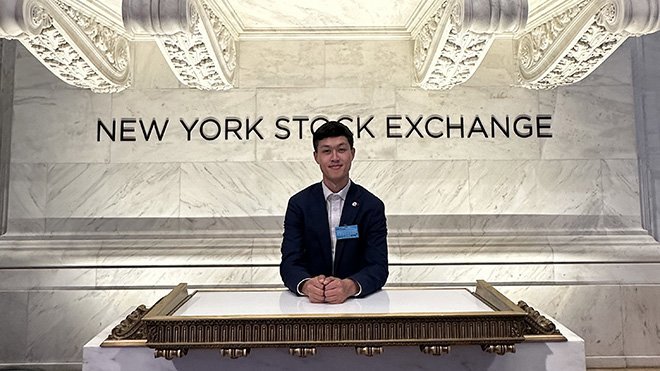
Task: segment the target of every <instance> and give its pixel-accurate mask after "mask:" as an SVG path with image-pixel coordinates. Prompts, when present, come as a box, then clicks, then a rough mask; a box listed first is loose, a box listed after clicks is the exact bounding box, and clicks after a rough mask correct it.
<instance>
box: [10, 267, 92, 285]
mask: <svg viewBox="0 0 660 371" xmlns="http://www.w3.org/2000/svg"><path fill="white" fill-rule="evenodd" d="M95 279H96V272H95V271H94V269H90V268H60V269H57V268H49V269H29V268H23V269H0V290H1V289H5V290H27V289H43V288H53V287H63V286H80V287H94V282H95Z"/></svg>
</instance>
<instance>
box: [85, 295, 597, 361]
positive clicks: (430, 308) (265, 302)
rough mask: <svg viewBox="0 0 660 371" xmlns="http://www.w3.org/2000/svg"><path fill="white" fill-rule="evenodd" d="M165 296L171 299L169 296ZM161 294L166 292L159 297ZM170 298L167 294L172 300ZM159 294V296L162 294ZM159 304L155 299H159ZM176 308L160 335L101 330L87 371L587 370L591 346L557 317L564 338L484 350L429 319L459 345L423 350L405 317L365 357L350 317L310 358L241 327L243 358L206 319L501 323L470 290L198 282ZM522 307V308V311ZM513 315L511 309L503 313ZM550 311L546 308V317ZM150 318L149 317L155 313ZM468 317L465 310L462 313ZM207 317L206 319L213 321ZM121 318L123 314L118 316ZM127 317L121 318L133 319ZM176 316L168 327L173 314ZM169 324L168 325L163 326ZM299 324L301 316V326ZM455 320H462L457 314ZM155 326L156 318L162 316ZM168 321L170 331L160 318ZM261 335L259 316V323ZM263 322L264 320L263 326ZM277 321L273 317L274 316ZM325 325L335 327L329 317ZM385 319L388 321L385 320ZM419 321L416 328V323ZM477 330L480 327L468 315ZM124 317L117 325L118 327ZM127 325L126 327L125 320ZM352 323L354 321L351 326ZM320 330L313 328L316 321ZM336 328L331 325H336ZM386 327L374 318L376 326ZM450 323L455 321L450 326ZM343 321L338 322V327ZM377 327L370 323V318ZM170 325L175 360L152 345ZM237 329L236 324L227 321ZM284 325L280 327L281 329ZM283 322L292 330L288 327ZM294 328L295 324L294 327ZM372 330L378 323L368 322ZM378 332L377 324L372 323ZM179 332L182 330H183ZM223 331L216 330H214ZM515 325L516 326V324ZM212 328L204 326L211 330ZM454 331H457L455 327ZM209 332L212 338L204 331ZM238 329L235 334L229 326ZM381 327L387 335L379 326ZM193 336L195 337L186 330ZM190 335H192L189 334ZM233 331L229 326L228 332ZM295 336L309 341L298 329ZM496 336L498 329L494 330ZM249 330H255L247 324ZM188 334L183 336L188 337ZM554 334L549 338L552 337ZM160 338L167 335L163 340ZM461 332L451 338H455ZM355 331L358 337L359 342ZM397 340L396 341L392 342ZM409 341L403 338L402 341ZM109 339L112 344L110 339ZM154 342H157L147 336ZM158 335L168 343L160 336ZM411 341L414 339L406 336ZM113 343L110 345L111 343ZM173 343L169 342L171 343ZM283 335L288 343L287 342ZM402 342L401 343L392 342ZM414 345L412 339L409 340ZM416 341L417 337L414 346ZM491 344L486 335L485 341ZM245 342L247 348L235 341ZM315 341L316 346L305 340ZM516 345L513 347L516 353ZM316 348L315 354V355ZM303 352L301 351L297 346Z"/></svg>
mask: <svg viewBox="0 0 660 371" xmlns="http://www.w3.org/2000/svg"><path fill="white" fill-rule="evenodd" d="M164 299H166V298H164ZM161 301H163V300H161ZM165 301H167V300H165ZM159 303H160V302H159ZM159 303H157V304H156V305H155V306H154V307H157V306H159ZM170 305H172V307H171V308H173V309H171V310H169V315H168V316H166V317H163V316H160V317H158V316H152V317H151V319H152V320H154V323H155V324H156V325H157V326H160V327H158V328H156V327H151V328H150V329H151V330H149V329H148V328H147V327H144V332H148V331H151V333H152V334H151V335H150V336H152V337H153V339H151V338H149V336H147V338H149V339H150V340H146V339H145V340H133V341H114V342H113V341H110V342H107V341H106V339H107V338H108V334H110V333H111V331H113V326H110V327H108V328H107V329H105V330H104V331H102V332H101V333H100V334H98V336H96V337H95V338H94V339H92V340H91V341H90V342H89V343H87V344H86V345H85V347H84V350H83V370H84V371H110V370H112V371H133V370H135V371H144V370H154V371H166V370H168V371H170V370H171V371H174V370H178V371H183V370H190V371H192V370H195V371H203V370H222V369H231V370H310V369H313V370H353V369H365V370H379V371H386V370H409V369H415V370H438V369H446V370H466V371H467V370H492V371H495V370H525V371H536V370H539V371H540V370H556V371H560V370H561V371H584V370H585V369H586V365H585V353H584V342H583V340H582V339H581V338H580V337H578V336H577V335H575V334H574V333H573V332H571V331H570V330H569V329H567V328H566V327H564V326H562V325H561V324H559V323H557V322H556V321H554V320H552V319H550V320H551V321H552V322H554V324H555V326H556V327H557V329H558V330H559V331H560V332H561V335H563V337H564V338H565V339H566V341H562V342H557V341H551V342H544V341H542V339H543V337H542V336H540V337H536V339H534V338H535V337H534V336H531V337H527V336H525V337H524V340H522V341H521V342H518V341H517V343H516V344H515V347H512V348H511V349H510V350H509V352H508V353H506V354H504V355H497V354H494V353H488V352H484V351H482V346H480V345H469V342H470V341H474V339H475V336H474V334H475V333H479V332H480V331H481V330H479V329H477V330H474V331H476V332H469V331H467V330H465V329H462V330H460V331H459V330H457V331H458V332H456V333H459V335H461V336H463V338H461V337H458V338H455V339H454V338H451V339H450V338H449V337H447V335H446V334H441V333H440V332H437V333H433V332H432V331H431V329H430V328H431V326H430V325H429V326H428V328H427V327H424V328H425V331H424V332H423V333H424V334H425V336H427V335H429V334H430V335H432V336H431V338H433V339H436V338H437V342H438V344H444V343H446V344H451V346H447V347H446V348H445V349H444V351H443V352H437V353H445V352H447V353H446V354H442V355H432V354H424V353H422V352H420V349H421V345H418V344H417V343H415V342H414V341H412V340H410V339H420V340H419V341H420V344H422V345H423V344H427V345H428V344H429V341H430V340H429V339H430V338H429V337H428V336H427V337H425V338H424V339H422V338H421V337H419V336H417V335H415V334H416V333H415V332H414V331H413V330H414V329H418V330H419V328H418V327H419V325H418V324H413V325H414V326H413V325H407V326H409V328H408V327H407V328H406V329H404V331H403V333H405V334H408V333H410V336H408V335H406V339H390V338H387V337H388V336H391V335H390V334H391V333H390V332H383V333H382V334H380V336H385V338H380V339H377V342H381V343H383V344H385V346H382V347H379V348H380V349H379V352H382V353H380V354H378V353H376V354H375V355H373V356H365V355H361V354H357V353H356V349H357V347H356V346H353V345H357V344H359V343H360V342H364V341H366V340H364V339H365V338H359V339H357V338H356V335H355V334H352V333H350V331H348V330H347V329H348V328H349V327H348V326H353V327H354V325H351V324H350V322H349V325H342V326H343V327H341V329H342V330H341V331H344V332H346V334H345V335H343V336H345V338H343V340H341V341H338V342H336V343H330V342H326V343H324V342H322V341H316V342H315V343H313V344H311V343H310V345H309V346H313V347H314V348H313V350H314V352H313V353H307V356H306V357H299V356H292V355H291V354H290V353H292V352H291V351H290V350H289V349H287V347H286V344H285V343H282V342H281V341H280V342H278V343H273V344H274V345H273V346H270V345H269V344H267V343H260V342H259V341H258V340H259V339H258V338H256V337H255V338H249V339H246V338H244V337H245V335H239V337H238V338H237V339H240V340H241V341H244V342H245V343H249V344H251V346H250V347H249V349H248V350H247V351H248V354H247V356H245V357H240V358H237V359H231V358H230V357H223V356H222V355H221V352H222V350H221V349H222V348H226V344H225V345H222V346H221V345H219V343H218V342H217V341H215V342H214V341H211V340H210V339H218V338H219V337H218V336H219V335H218V334H215V336H216V337H215V338H213V337H212V336H211V332H212V330H211V329H212V328H215V329H216V330H217V328H218V327H209V326H207V327H203V326H202V324H203V323H206V322H208V321H211V323H214V324H223V323H226V322H227V321H240V322H242V323H243V324H242V325H241V326H243V327H241V328H244V326H245V323H252V321H254V323H258V322H259V321H261V322H262V323H263V321H267V322H266V323H271V322H269V321H278V320H280V321H281V320H285V321H289V319H290V318H295V319H297V320H303V321H304V320H312V321H314V320H316V319H321V320H322V319H328V318H330V319H332V318H334V319H340V320H342V321H347V320H348V321H351V320H353V321H360V320H361V319H362V318H368V319H370V320H371V321H373V320H374V318H376V319H379V318H383V319H385V322H384V323H387V326H390V327H392V326H394V325H392V321H393V320H392V319H393V318H394V319H395V320H396V319H404V320H406V319H408V318H413V319H414V318H417V317H419V316H425V317H424V318H431V319H438V320H442V321H446V320H447V318H449V319H451V318H454V317H456V316H459V317H460V316H466V315H467V316H468V317H467V318H470V316H471V315H472V314H474V316H475V317H479V318H489V319H491V321H490V323H491V324H492V326H491V327H493V326H495V325H494V324H493V323H495V321H493V320H492V318H497V316H498V314H500V313H498V310H497V307H495V306H493V305H492V304H490V303H489V302H488V301H487V300H484V299H483V298H482V297H480V296H478V295H475V294H473V293H471V292H470V291H468V290H464V289H434V290H424V289H387V290H382V291H380V292H378V293H376V294H374V295H372V296H370V297H368V298H365V299H351V300H349V301H347V302H346V303H344V304H340V305H330V304H312V303H309V301H308V300H307V298H302V297H297V296H295V295H293V294H291V293H290V292H288V291H284V290H265V291H264V290H262V291H259V290H250V291H197V292H195V293H193V294H192V295H187V294H186V295H185V299H184V300H182V301H180V302H179V303H176V304H172V303H170ZM522 313H523V314H524V311H522ZM504 314H506V313H504ZM546 318H547V317H546ZM144 320H145V321H146V322H149V316H148V315H147V316H145V317H144ZM460 320H461V321H464V317H460ZM205 321H206V322H205ZM118 322H119V321H118ZM125 322H126V321H124V322H122V324H124V325H125V324H126V323H125ZM170 322H172V323H175V324H174V325H172V327H171V328H170V327H168V326H169V323H170ZM163 323H165V325H163ZM181 323H183V324H188V325H190V324H192V326H193V327H192V328H193V329H195V331H199V334H198V335H196V334H193V335H190V334H187V335H186V334H185V331H188V330H186V329H187V327H185V326H184V325H180V324H181ZM426 323H427V322H422V325H421V326H426ZM304 325H305V323H304V322H302V323H301V324H300V325H298V324H296V325H294V326H295V327H294V328H295V329H298V327H299V326H304ZM451 325H452V326H453V327H452V328H454V329H456V328H462V327H461V326H457V325H455V324H454V323H451ZM154 326H155V325H154ZM163 326H165V327H167V328H166V330H162V327H163ZM249 326H250V325H248V328H254V331H255V336H257V335H256V330H257V329H258V325H256V324H255V325H254V326H252V327H249ZM263 326H265V325H263ZM272 326H274V325H272ZM323 326H326V327H327V326H328V325H327V324H326V325H323ZM382 326H383V327H382V328H385V327H386V325H382ZM415 326H417V327H415ZM466 326H470V329H472V327H473V326H474V324H472V323H471V322H470V323H468V325H466ZM118 327H119V326H117V327H115V331H116V329H117V328H118ZM124 327H126V326H124ZM353 327H351V328H353ZM309 328H310V329H313V328H312V327H309ZM328 328H330V327H328ZM377 328H378V327H377V326H376V327H373V329H377ZM448 328H449V327H448ZM338 329H340V327H334V330H333V331H334V332H335V335H337V334H336V332H337V331H340V330H338ZM370 329H371V327H370ZM156 330H158V331H166V332H167V333H168V334H170V333H171V332H174V335H172V337H171V339H176V341H178V343H177V344H179V345H180V344H184V345H185V344H189V345H190V346H189V349H188V347H187V348H186V349H185V350H186V352H185V356H182V357H180V358H179V357H174V358H173V359H171V360H168V359H165V358H156V357H154V354H155V352H154V349H152V348H156V349H158V348H159V347H163V346H165V345H167V344H165V343H162V339H161V338H158V337H155V336H153V334H155V333H156V332H157V331H156ZM227 331H230V332H232V334H233V335H235V334H234V331H235V329H234V328H233V327H230V328H229V330H227ZM278 331H279V330H278ZM282 331H284V330H282ZM286 331H289V330H286ZM370 331H371V330H370ZM374 331H376V330H374ZM178 332H181V333H180V334H179V333H178ZM216 332H217V331H216ZM514 332H515V331H514ZM203 333H204V334H206V335H204V334H203ZM451 334H452V336H453V335H454V332H453V331H452V332H451ZM203 335H204V336H206V337H204V336H203ZM230 335H231V334H230ZM376 335H379V334H378V333H377V334H376ZM186 336H188V337H186ZM190 336H192V338H191V337H190ZM227 336H229V335H227ZM287 336H293V337H292V339H295V340H296V341H299V342H302V341H303V339H299V338H298V337H297V335H295V334H294V335H287ZM489 336H491V335H489ZM248 337H249V333H248ZM184 338H185V339H186V340H185V341H184V340H183V339H184ZM198 338H204V339H205V340H204V342H203V343H194V342H192V341H191V340H190V339H193V340H195V339H197V340H199V339H198ZM548 338H551V337H548ZM159 339H160V340H159ZM452 339H453V340H452ZM353 340H355V341H353ZM394 340H396V341H394ZM404 340H405V341H404ZM104 341H105V344H104V345H105V346H102V344H103V343H104ZM149 341H153V342H154V343H149V344H148V342H149ZM158 341H160V343H159V342H158ZM406 341H408V343H406ZM109 344H110V345H111V346H108V345H109ZM163 344H165V345H163ZM283 344H284V345H283ZM392 344H398V345H392ZM408 344H410V345H408ZM413 344H414V345H413ZM482 345H483V344H482ZM237 348H239V347H237ZM307 349H310V348H307ZM511 351H514V352H511ZM311 354H313V355H311ZM298 355H300V353H298Z"/></svg>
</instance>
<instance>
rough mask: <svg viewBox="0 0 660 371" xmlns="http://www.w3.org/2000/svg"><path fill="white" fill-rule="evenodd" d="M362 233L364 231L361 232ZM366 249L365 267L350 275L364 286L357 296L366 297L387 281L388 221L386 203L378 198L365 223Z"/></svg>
mask: <svg viewBox="0 0 660 371" xmlns="http://www.w3.org/2000/svg"><path fill="white" fill-rule="evenodd" d="M361 233H362V232H361ZM364 234H365V236H364V237H365V241H366V246H365V251H364V260H365V261H364V262H365V265H364V267H363V268H362V269H361V270H360V271H359V272H357V273H356V274H354V275H352V276H350V277H349V278H351V279H352V280H354V281H356V282H358V283H359V284H360V286H361V287H362V292H360V294H359V295H358V296H357V297H359V298H362V297H365V296H367V295H370V294H372V293H374V292H375V291H377V290H380V289H381V288H382V287H383V286H384V285H385V282H386V281H387V276H388V275H389V271H388V267H387V265H388V262H387V221H386V218H385V205H384V204H383V202H382V201H380V200H378V202H377V206H376V207H374V208H373V210H371V211H370V214H369V217H368V219H367V222H366V223H365V231H364Z"/></svg>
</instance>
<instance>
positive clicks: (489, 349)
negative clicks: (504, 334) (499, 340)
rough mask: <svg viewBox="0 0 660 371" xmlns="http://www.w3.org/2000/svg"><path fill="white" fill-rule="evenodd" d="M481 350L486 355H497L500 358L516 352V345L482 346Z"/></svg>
mask: <svg viewBox="0 0 660 371" xmlns="http://www.w3.org/2000/svg"><path fill="white" fill-rule="evenodd" d="M481 349H482V350H483V351H484V352H486V353H495V354H497V355H498V356H503V355H505V354H507V353H515V352H516V346H515V345H514V344H497V345H482V346H481Z"/></svg>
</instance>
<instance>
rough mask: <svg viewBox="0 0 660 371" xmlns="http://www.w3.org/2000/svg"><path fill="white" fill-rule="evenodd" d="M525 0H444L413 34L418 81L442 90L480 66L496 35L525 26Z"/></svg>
mask: <svg viewBox="0 0 660 371" xmlns="http://www.w3.org/2000/svg"><path fill="white" fill-rule="evenodd" d="M527 16H528V6H527V0H446V1H441V2H440V3H439V5H438V7H437V8H436V10H435V11H434V12H433V13H432V14H431V15H430V16H429V17H428V18H426V21H425V23H424V25H423V26H422V27H421V28H418V31H417V32H416V33H415V34H413V39H414V50H413V53H414V55H413V62H414V67H415V77H416V80H417V84H419V86H420V87H422V88H423V89H428V90H445V89H450V88H452V87H454V86H456V85H459V84H462V83H464V82H465V81H467V80H468V79H469V78H470V77H472V75H473V74H474V72H475V71H476V70H477V68H479V65H480V64H481V62H482V61H483V59H484V57H485V56H486V53H487V52H488V50H489V49H490V47H491V45H492V42H493V39H494V37H495V35H496V34H501V33H513V32H516V31H518V30H519V29H522V28H524V27H525V24H526V22H527Z"/></svg>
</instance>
